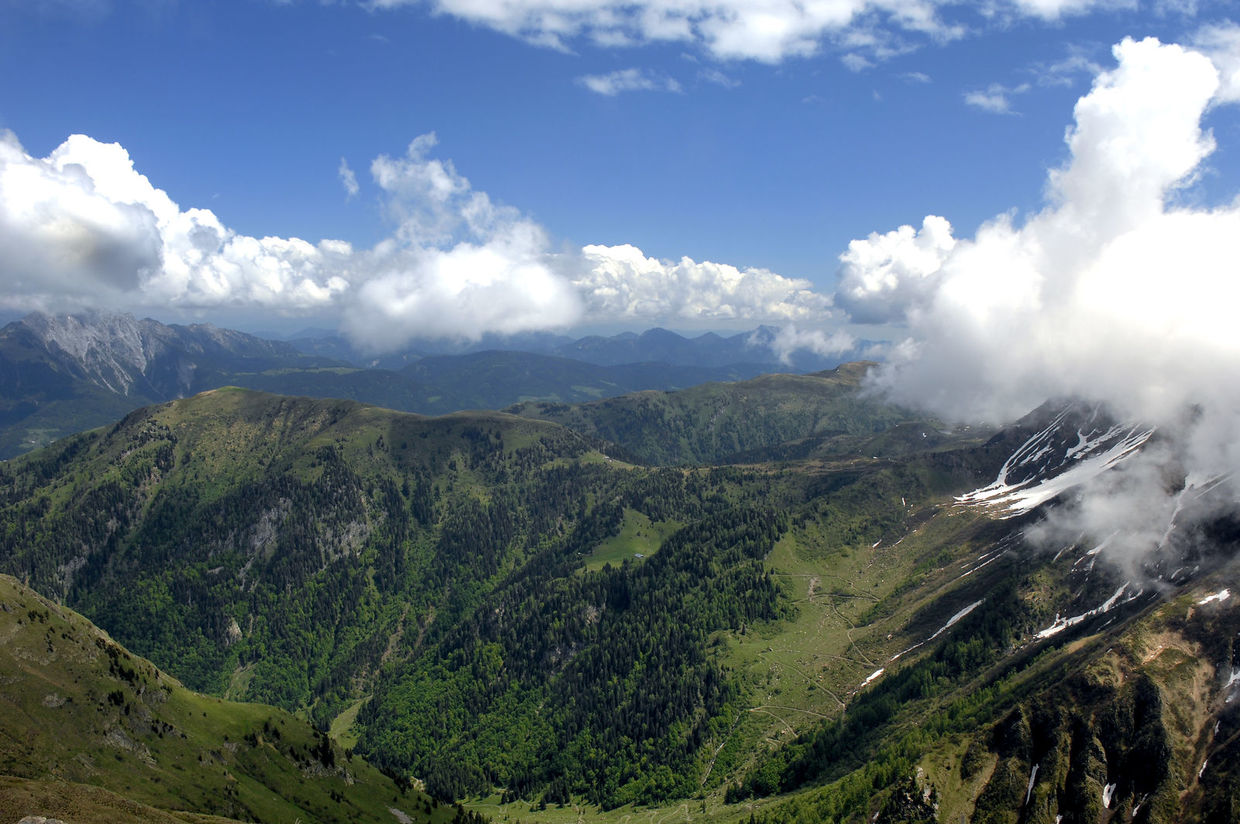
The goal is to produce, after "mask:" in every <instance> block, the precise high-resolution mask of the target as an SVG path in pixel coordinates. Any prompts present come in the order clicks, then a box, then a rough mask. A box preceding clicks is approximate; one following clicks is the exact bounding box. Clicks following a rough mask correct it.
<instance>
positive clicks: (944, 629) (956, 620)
mask: <svg viewBox="0 0 1240 824" xmlns="http://www.w3.org/2000/svg"><path fill="white" fill-rule="evenodd" d="M966 574H967V573H966ZM962 577H963V576H962ZM985 600H986V599H985V598H983V599H982V600H981V601H974V602H973V603H971V604H969V605H968V606H967V607H965V608H964V609H962V610H960V611H959V612H957V613H956V614H955V615H953V616H952V617H951V618H949V619H948V620H947V623H946V624H944V625H943V626H941V627H939V628H938V630H936V631H935V633H934V635H931V636H930V637H929V638H927V639H926V640H924V641H922V642H920V643H917V644H913V646H911V647H909V648H908V649H906V650H904V652H897V653H896V654H895V655H893V656H891V660H892V661H894V660H896V659H897V658H899V657H900V656H902V655H908V654H909V653H910V652H912V651H913V650H915V649H917V648H918V647H922V646H925V645H926V644H928V643H930V642H931V641H933V640H934V639H935V638H938V637H939V636H940V635H942V634H943V633H945V632H947V631H948V630H949V629H951V628H952V627H953V626H955V625H956V624H957V623H959V622H960V620H961V619H962V618H964V617H965V616H966V615H968V614H969V613H970V612H972V611H973V610H975V609H977V608H978V607H980V606H981V605H982V601H985Z"/></svg>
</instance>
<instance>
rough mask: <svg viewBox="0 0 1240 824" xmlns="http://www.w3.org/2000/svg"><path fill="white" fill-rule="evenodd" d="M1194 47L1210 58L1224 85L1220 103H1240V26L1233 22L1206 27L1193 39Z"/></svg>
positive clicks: (1221, 89) (1221, 90)
mask: <svg viewBox="0 0 1240 824" xmlns="http://www.w3.org/2000/svg"><path fill="white" fill-rule="evenodd" d="M1193 43H1194V45H1195V46H1196V47H1197V48H1199V49H1200V50H1201V51H1203V52H1205V53H1206V54H1207V55H1209V56H1210V59H1211V60H1213V61H1214V65H1215V66H1217V67H1218V70H1219V79H1220V81H1221V83H1222V85H1221V88H1220V89H1219V92H1218V99H1219V100H1220V101H1226V102H1235V101H1240V25H1237V24H1235V23H1232V22H1226V23H1218V24H1215V25H1212V26H1205V27H1203V28H1202V29H1201V30H1200V31H1198V32H1197V34H1196V36H1195V37H1194V38H1193Z"/></svg>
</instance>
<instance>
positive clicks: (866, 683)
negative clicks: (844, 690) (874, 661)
mask: <svg viewBox="0 0 1240 824" xmlns="http://www.w3.org/2000/svg"><path fill="white" fill-rule="evenodd" d="M884 671H885V670H884V668H883V667H879V668H878V669H876V670H874V671H873V672H871V673H870V674H869V675H868V676H867V677H866V679H865V680H864V681H862V682H861V686H860V687H858V688H857V689H865V688H866V687H868V686H870V684H873V683H874V682H875V681H877V680H878V679H879V678H881V677H882V674H883V672H884Z"/></svg>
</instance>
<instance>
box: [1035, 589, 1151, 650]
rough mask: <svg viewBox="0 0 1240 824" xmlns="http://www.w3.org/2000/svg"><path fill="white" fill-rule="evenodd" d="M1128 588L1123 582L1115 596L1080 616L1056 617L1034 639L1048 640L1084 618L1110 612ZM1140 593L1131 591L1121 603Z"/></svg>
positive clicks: (1137, 590)
mask: <svg viewBox="0 0 1240 824" xmlns="http://www.w3.org/2000/svg"><path fill="white" fill-rule="evenodd" d="M1130 586H1132V582H1131V581H1127V582H1125V583H1124V584H1122V585H1121V586H1120V588H1119V589H1117V590H1115V594H1114V595H1112V596H1111V597H1110V598H1108V599H1106V600H1105V601H1103V602H1102V603H1101V604H1099V605H1098V606H1096V607H1094V608H1093V609H1091V610H1088V611H1087V612H1082V613H1081V614H1080V615H1073V616H1072V617H1071V618H1061V617H1060V616H1058V615H1056V616H1055V621H1054V623H1052V624H1051V625H1050V626H1049V627H1047V628H1046V629H1044V630H1042V631H1041V632H1039V633H1038V634H1037V635H1035V636H1034V637H1035V638H1037V639H1038V640H1042V639H1044V638H1050V637H1051V636H1052V635H1058V634H1059V633H1061V632H1063V631H1064V630H1065V629H1067V628H1068V627H1074V626H1076V625H1077V624H1079V623H1081V622H1082V621H1084V620H1085V619H1086V618H1092V617H1094V616H1095V615H1101V614H1102V613H1104V612H1110V611H1111V608H1112V607H1114V606H1115V605H1116V604H1117V603H1120V600H1119V599H1120V596H1121V595H1123V594H1124V593H1125V592H1126V591H1127V590H1128V587H1130ZM1142 591H1143V590H1140V589H1135V590H1133V592H1132V594H1131V595H1129V596H1128V597H1127V598H1125V599H1124V600H1123V602H1122V603H1125V604H1126V603H1128V602H1129V601H1131V600H1132V599H1133V598H1136V597H1138V596H1139V595H1140V594H1141V593H1142Z"/></svg>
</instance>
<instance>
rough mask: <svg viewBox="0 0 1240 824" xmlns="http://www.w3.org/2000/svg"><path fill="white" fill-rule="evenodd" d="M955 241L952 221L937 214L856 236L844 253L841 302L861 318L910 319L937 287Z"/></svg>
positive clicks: (838, 298) (868, 320) (837, 296)
mask: <svg viewBox="0 0 1240 824" xmlns="http://www.w3.org/2000/svg"><path fill="white" fill-rule="evenodd" d="M955 246H956V240H955V238H953V237H952V227H951V224H950V223H948V222H947V220H946V219H944V218H941V217H938V216H936V215H928V216H927V217H926V218H925V220H923V221H922V223H921V229H914V228H913V227H912V226H907V225H906V226H901V227H900V228H898V229H893V230H892V231H890V232H887V233H886V234H879V233H878V232H874V233H872V234H871V235H870V236H869V237H868V238H865V239H863V240H854V241H851V242H850V243H849V244H848V251H847V252H845V253H844V254H842V255H840V263H841V264H842V265H841V267H840V280H839V286H838V288H837V291H836V294H835V303H836V305H837V306H839V307H840V308H841V309H843V310H844V311H846V312H848V314H849V315H850V316H851V317H852V319H853V320H855V321H857V322H858V323H891V322H895V321H901V320H904V319H905V317H906V315H907V313H908V310H909V309H910V308H911V307H913V306H916V305H918V304H919V303H921V302H922V301H923V300H924V299H925V297H926V295H927V294H928V293H929V292H930V291H931V290H932V289H933V287H934V286H935V284H936V283H937V279H936V277H935V276H936V275H937V274H938V272H939V269H940V268H941V267H942V265H943V261H944V260H945V259H946V258H947V256H948V255H949V254H951V251H952V249H953V248H955Z"/></svg>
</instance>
